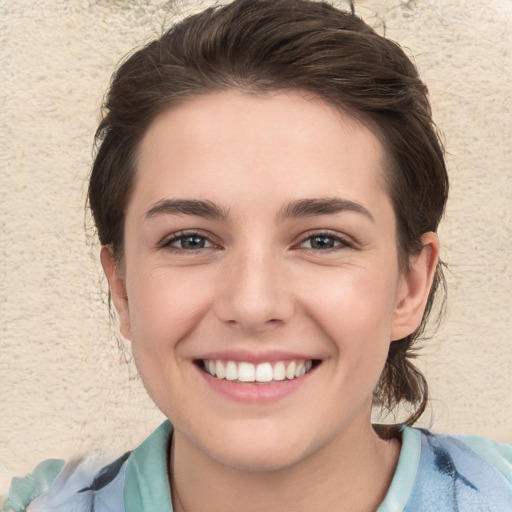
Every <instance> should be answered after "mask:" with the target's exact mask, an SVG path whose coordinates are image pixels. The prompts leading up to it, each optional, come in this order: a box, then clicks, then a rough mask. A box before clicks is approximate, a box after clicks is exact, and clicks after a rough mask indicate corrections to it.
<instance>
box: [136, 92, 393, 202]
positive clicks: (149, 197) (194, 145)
mask: <svg viewBox="0 0 512 512" xmlns="http://www.w3.org/2000/svg"><path fill="white" fill-rule="evenodd" d="M384 168H385V153H384V149H383V147H382V144H381V143H380V141H379V140H378V138H377V137H376V136H375V135H374V134H373V132H372V131H371V130H370V129H368V128H367V127H366V126H364V125H363V124H362V123H361V122H359V121H358V120H356V119H355V118H354V117H353V116H351V115H349V114H347V113H346V112H343V111H340V110H339V109H336V108H334V107H333V106H331V105H329V104H327V103H326V102H324V101H321V100H319V99H317V98H315V97H311V96H309V97H306V96H304V95H303V94H300V93H298V92H287V93H274V94H260V95H254V94H247V93H243V92H240V91H234V90H230V91H223V92H218V93H212V94H208V95H204V96H199V97H196V98H193V99H190V100H187V101H185V102H183V103H181V104H179V105H177V106H174V107H172V108H171V109H169V110H168V111H166V112H164V113H163V114H161V115H160V116H159V117H158V118H157V119H156V120H155V121H154V122H153V123H152V125H151V126H150V128H149V130H148V132H147V133H146V135H145V137H144V139H143V141H142V145H141V148H140V152H139V155H138V162H137V175H138V176H137V183H136V187H135V188H136V190H135V192H136V195H138V196H139V198H141V200H143V201H145V202H146V203H147V204H149V203H151V202H155V201H158V200H159V199H161V198H162V194H164V193H165V194H170V195H179V196H181V197H185V196H186V197H190V198H197V197H199V196H204V197H205V198H207V199H212V198H214V199H215V198H218V199H219V200H220V201H224V202H226V201H228V202H229V203H233V202H236V199H237V198H249V197H252V196H258V195H259V196H260V197H261V196H264V197H267V198H268V199H270V198H273V197H277V196H281V197H282V198H284V197H285V196H289V197H287V199H294V198H296V197H299V196H302V197H328V196H333V195H336V196H342V197H345V196H346V195H347V194H349V195H353V196H359V198H360V199H365V198H366V199H365V200H366V201H368V202H371V201H372V196H373V199H375V198H376V196H377V195H379V194H382V192H383V190H384V188H385V185H384V181H385V180H384V179H383V172H384ZM141 196H142V197H141ZM348 199H351V198H350V197H349V198H348Z"/></svg>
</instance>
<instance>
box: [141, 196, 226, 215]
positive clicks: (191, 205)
mask: <svg viewBox="0 0 512 512" xmlns="http://www.w3.org/2000/svg"><path fill="white" fill-rule="evenodd" d="M158 215H196V216H198V217H205V218H208V219H217V220H226V219H227V217H228V215H229V211H228V210H227V209H222V208H219V207H218V206H217V205H216V204H215V203H212V202H211V201H203V200H200V199H161V200H160V201H157V202H156V203H155V204H153V206H151V208H150V209H149V210H148V211H147V212H146V219H150V218H152V217H156V216H158Z"/></svg>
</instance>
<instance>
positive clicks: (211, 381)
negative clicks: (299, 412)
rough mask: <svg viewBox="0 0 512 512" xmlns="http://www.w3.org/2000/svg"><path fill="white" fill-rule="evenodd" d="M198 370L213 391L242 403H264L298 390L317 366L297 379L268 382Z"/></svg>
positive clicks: (274, 400) (275, 400) (279, 398)
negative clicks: (228, 376)
mask: <svg viewBox="0 0 512 512" xmlns="http://www.w3.org/2000/svg"><path fill="white" fill-rule="evenodd" d="M197 371H198V372H199V373H200V374H201V376H202V377H203V379H204V380H205V382H206V383H207V385H208V386H209V387H210V388H211V389H212V390H213V391H215V392H216V393H218V394H220V395H223V396H224V397H226V398H229V399H230V400H234V401H235V402H240V403H250V404H264V403H272V402H277V401H278V400H281V399H282V398H284V397H286V396H288V395H291V394H292V393H294V392H295V391H297V390H298V389H299V388H300V387H301V386H302V385H303V384H304V383H306V382H307V381H308V380H309V379H310V377H311V376H312V374H313V373H315V368H313V369H312V370H310V371H309V372H308V373H305V374H304V375H302V376H301V377H296V378H295V379H291V380H281V381H273V382H268V383H258V382H235V381H232V380H227V379H217V378H215V377H212V376H211V375H210V374H209V373H206V372H204V371H203V370H201V369H200V368H197Z"/></svg>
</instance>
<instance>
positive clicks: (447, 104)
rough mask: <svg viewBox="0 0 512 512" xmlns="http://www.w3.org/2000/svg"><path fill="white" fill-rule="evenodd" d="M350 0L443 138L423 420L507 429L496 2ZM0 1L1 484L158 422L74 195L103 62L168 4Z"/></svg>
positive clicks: (505, 83)
mask: <svg viewBox="0 0 512 512" xmlns="http://www.w3.org/2000/svg"><path fill="white" fill-rule="evenodd" d="M191 4H197V2H191ZM356 6H357V8H358V10H359V12H360V13H362V14H363V15H364V16H365V18H366V19H367V20H368V21H370V22H371V23H372V24H374V25H376V26H378V27H381V30H382V27H383V25H384V24H385V26H386V31H387V35H388V36H390V37H391V38H393V39H396V40H398V41H400V42H401V43H402V44H403V45H404V46H405V47H407V48H409V49H410V52H412V54H414V55H415V56H416V61H417V63H418V65H419V67H420V69H421V71H422V73H423V75H424V76H425V78H426V80H427V82H428V84H429V86H430V90H431V94H432V101H433V106H434V111H435V116H436V119H437V122H438V124H439V125H440V127H441V128H442V130H443V131H444V134H445V137H446V147H447V150H448V152H449V167H450V173H451V181H452V195H451V200H450V203H449V206H448V211H447V216H446V220H445V222H444V224H443V226H442V230H441V236H442V242H443V251H442V254H443V257H444V259H445V260H446V261H447V262H449V264H450V270H449V272H448V283H449V291H450V297H449V309H448V314H447V317H446V319H445V321H444V323H443V326H442V328H441V329H440V331H439V332H438V335H437V337H436V338H435V340H434V341H431V342H429V343H428V344H427V348H426V349H425V351H424V356H423V358H422V360H421V366H422V368H424V369H425V371H426V373H427V375H428V378H429V380H430V383H431V388H432V392H433V411H434V416H433V425H434V428H435V429H436V430H445V431H452V432H453V431H455V432H464V433H475V434H482V435H487V436H490V437H494V438H497V439H501V440H508V441H512V377H511V374H512V320H511V318H512V315H511V313H512V294H511V287H512V265H511V254H512V193H511V190H512V169H511V166H512V163H511V162H512V153H511V135H512V118H511V112H510V109H511V103H510V93H511V86H510V84H511V83H512V62H511V59H512V42H511V32H510V27H511V26H512V2H510V0H443V1H442V2H439V1H437V0H409V1H404V0H386V1H383V0H382V1H377V0H360V1H359V2H356ZM0 9H1V13H0V19H1V21H0V23H1V28H0V52H1V55H0V56H1V61H2V68H1V84H2V85H1V89H0V95H1V107H0V108H1V109H2V125H1V128H0V138H1V150H0V165H1V171H0V191H1V202H0V222H1V247H0V251H1V252H0V258H1V259H0V308H1V312H0V344H1V345H0V401H1V420H0V488H1V489H5V488H6V486H7V484H8V479H9V478H10V476H12V475H13V474H22V473H24V472H26V471H28V470H30V469H31V468H32V467H33V466H34V465H35V464H36V463H37V462H38V461H40V460H41V459H43V458H47V457H50V456H51V457H69V456H70V455H71V454H76V453H80V452H82V451H85V450H89V449H91V447H97V446H108V447H109V450H111V451H113V452H117V451H119V450H122V449H128V448H130V447H133V446H134V444H135V443H137V442H138V441H139V440H141V439H142V438H143V437H144V436H145V435H146V434H147V433H149V432H150V431H151V430H152V429H153V428H154V427H155V426H156V425H157V424H158V423H159V422H160V421H161V415H160V413H159V412H158V411H155V408H154V407H153V405H152V404H151V403H150V401H149V399H147V398H146V396H145V393H144V391H143V389H142V387H141V385H140V382H139V381H138V380H137V378H136V372H135V371H134V369H133V368H132V367H131V366H129V365H127V364H126V361H125V359H126V357H129V356H127V355H126V356H125V355H123V352H121V351H120V350H119V348H118V346H117V340H116V336H115V334H114V332H113V331H115V329H111V328H110V327H109V321H108V309H107V305H106V302H105V294H104V289H105V288H104V283H103V281H102V278H101V277H100V270H99V265H98V260H97V247H95V246H91V245H90V241H88V240H87V236H86V233H85V231H84V213H83V205H84V190H85V180H86V177H87V174H88V170H89V166H90V163H91V143H92V136H93V133H94V130H95V125H96V122H97V120H98V107H99V105H100V104H101V100H102V95H103V93H104V91H105V88H106V86H107V83H108V80H109V77H110V73H111V71H112V69H113V68H114V66H115V64H116V62H117V61H118V59H119V58H120V57H121V56H123V55H124V54H125V53H126V52H128V51H129V50H130V49H132V48H133V47H135V46H139V45H140V44H142V43H144V42H145V41H148V39H150V38H152V37H154V36H156V35H158V34H159V33H160V31H161V27H162V26H163V25H167V24H168V23H169V20H170V18H171V15H170V14H169V3H168V2H163V1H157V0H133V1H129V0H125V1H121V0H67V1H60V0H45V1H44V2H41V1H36V0H23V1H17V0H0ZM102 287H103V288H102ZM102 289H103V292H102ZM127 353H128V352H127Z"/></svg>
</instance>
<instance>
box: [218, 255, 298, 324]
mask: <svg viewBox="0 0 512 512" xmlns="http://www.w3.org/2000/svg"><path fill="white" fill-rule="evenodd" d="M221 274H222V275H220V276H219V279H220V281H221V283H220V285H219V287H218V290H219V293H218V294H217V296H216V298H215V307H214V310H215V313H216V316H217V318H218V319H219V320H221V321H222V322H223V323H226V324H229V325H231V326H233V327H237V328H241V329H243V330H245V331H247V332H254V333H256V332H260V331H264V330H266V329H269V328H273V327H276V326H278V325H282V324H284V323H286V322H287V321H289V320H290V319H291V318H292V317H293V315H294V313H295V305H294V299H293V294H292V290H291V284H292V283H291V282H290V281H291V280H290V279H289V276H288V275H287V272H286V266H285V265H284V262H283V259H282V258H280V257H279V255H277V254H273V253H272V252H271V251H270V250H265V249H263V248H261V246H260V247H253V248H252V249H251V248H247V249H246V250H243V251H239V252H238V253H236V254H233V256H232V257H231V258H229V262H226V266H225V268H224V269H223V272H222V273H221Z"/></svg>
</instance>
